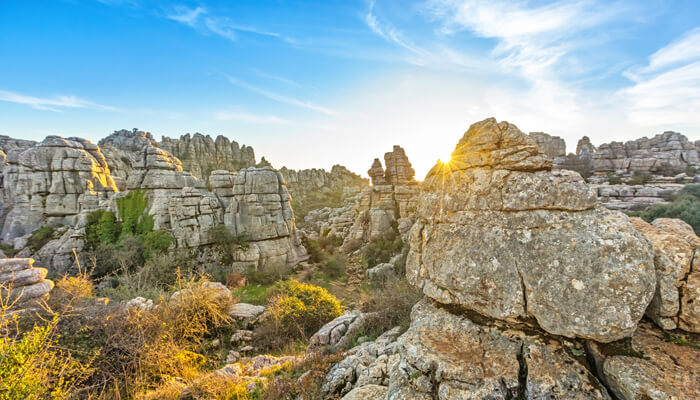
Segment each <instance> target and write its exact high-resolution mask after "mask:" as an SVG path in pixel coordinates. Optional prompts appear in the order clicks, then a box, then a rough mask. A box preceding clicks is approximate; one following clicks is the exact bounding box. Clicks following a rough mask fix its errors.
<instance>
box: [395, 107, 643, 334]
mask: <svg viewBox="0 0 700 400" xmlns="http://www.w3.org/2000/svg"><path fill="white" fill-rule="evenodd" d="M489 140H497V141H498V142H497V143H491V144H489V142H488V141H489ZM485 154H490V156H488V157H487V156H486V155H485ZM456 155H457V157H455V156H456ZM460 160H466V161H462V162H461V163H460ZM489 160H492V162H493V163H494V164H493V165H491V164H487V162H489ZM595 201H596V196H595V192H594V191H592V190H591V189H590V188H589V187H588V186H587V185H586V184H585V183H584V182H583V180H582V179H581V177H580V175H578V174H577V173H575V172H571V171H550V170H549V162H548V161H546V160H545V159H544V158H543V157H542V156H541V155H540V154H539V153H538V152H537V147H536V146H534V145H533V144H532V142H531V141H530V139H529V138H528V137H527V136H526V135H524V134H523V133H522V132H520V131H519V130H518V129H517V127H515V126H514V125H512V124H508V123H505V122H504V123H500V124H497V123H496V122H495V121H494V120H486V121H483V122H481V123H477V124H474V125H472V127H470V129H469V131H468V132H467V134H465V138H463V139H462V140H461V141H460V143H459V144H458V147H457V150H455V152H454V153H453V162H452V163H451V164H450V165H444V164H443V165H440V164H439V165H438V166H436V167H435V168H433V170H432V171H431V173H429V174H428V176H427V177H426V180H425V182H424V184H423V192H422V193H421V195H420V197H419V200H418V204H419V205H418V216H419V219H418V221H417V222H416V223H415V224H414V226H413V228H412V229H411V232H410V234H409V244H410V249H411V250H410V252H409V254H408V258H407V263H406V269H407V277H408V280H409V282H411V283H412V284H414V285H415V286H417V287H418V288H420V289H422V290H423V292H424V293H425V294H426V295H427V296H429V297H431V298H433V299H435V300H437V301H439V302H442V303H452V304H459V305H462V306H465V307H468V308H470V309H472V310H475V311H477V312H479V313H482V314H484V315H487V316H489V317H492V318H499V319H506V320H515V319H517V318H522V317H534V318H535V319H536V320H537V321H538V323H539V324H540V326H542V328H543V329H545V330H546V331H548V332H551V333H554V334H557V335H563V336H568V337H583V338H592V339H595V340H599V341H604V342H608V341H613V340H618V339H620V338H622V337H626V336H630V335H631V334H632V333H633V332H634V329H635V328H636V326H637V322H638V321H639V319H640V318H641V317H642V315H643V314H644V311H645V309H646V307H647V305H648V304H649V302H650V300H651V298H652V296H653V292H654V287H655V283H656V282H655V281H656V279H655V274H654V270H653V258H652V257H653V253H652V249H651V247H650V246H649V244H648V242H647V241H646V240H644V238H643V237H642V236H641V235H640V234H639V233H638V232H637V231H636V230H635V229H634V228H633V227H632V225H631V224H630V222H629V219H628V218H627V217H626V216H625V215H623V214H621V213H618V212H614V211H609V210H605V209H603V208H595Z"/></svg>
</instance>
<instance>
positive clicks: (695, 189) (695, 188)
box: [680, 185, 700, 200]
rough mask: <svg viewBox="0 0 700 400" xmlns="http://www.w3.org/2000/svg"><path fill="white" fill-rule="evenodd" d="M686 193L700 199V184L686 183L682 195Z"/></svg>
mask: <svg viewBox="0 0 700 400" xmlns="http://www.w3.org/2000/svg"><path fill="white" fill-rule="evenodd" d="M685 195H688V196H693V197H695V198H696V199H698V200H700V185H685V186H684V187H683V189H681V192H680V196H685Z"/></svg>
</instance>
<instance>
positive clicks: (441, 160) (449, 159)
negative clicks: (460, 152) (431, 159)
mask: <svg viewBox="0 0 700 400" xmlns="http://www.w3.org/2000/svg"><path fill="white" fill-rule="evenodd" d="M438 162H439V163H441V164H449V163H451V162H452V155H451V154H449V155H447V156H444V157H440V158H438Z"/></svg>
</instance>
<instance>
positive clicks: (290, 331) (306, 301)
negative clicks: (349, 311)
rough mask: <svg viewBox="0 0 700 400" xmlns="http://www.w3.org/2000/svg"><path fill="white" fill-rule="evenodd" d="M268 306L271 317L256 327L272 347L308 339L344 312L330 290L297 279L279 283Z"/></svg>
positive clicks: (257, 335) (265, 344) (267, 345)
mask: <svg viewBox="0 0 700 400" xmlns="http://www.w3.org/2000/svg"><path fill="white" fill-rule="evenodd" d="M267 309H268V312H269V315H270V316H269V318H268V319H267V320H266V321H265V322H264V323H262V324H261V325H260V326H259V327H258V328H257V329H256V337H257V338H259V339H261V341H262V343H259V344H261V345H262V346H263V347H267V348H269V349H279V348H281V347H283V346H284V345H286V344H287V343H289V342H290V341H293V340H298V339H306V338H308V337H309V336H311V335H312V334H314V333H315V332H316V331H318V330H319V329H320V328H321V327H322V326H323V325H324V324H326V323H327V322H329V321H331V320H333V319H335V318H337V317H339V316H340V315H341V314H342V312H343V311H342V307H341V306H340V302H339V301H338V299H336V298H335V296H333V295H331V294H330V293H328V291H327V290H326V289H324V288H322V287H319V286H315V285H311V284H308V283H300V282H297V281H294V280H290V281H285V282H282V283H280V284H279V286H278V288H277V294H276V295H274V296H273V297H272V299H271V300H270V301H269V302H268V305H267Z"/></svg>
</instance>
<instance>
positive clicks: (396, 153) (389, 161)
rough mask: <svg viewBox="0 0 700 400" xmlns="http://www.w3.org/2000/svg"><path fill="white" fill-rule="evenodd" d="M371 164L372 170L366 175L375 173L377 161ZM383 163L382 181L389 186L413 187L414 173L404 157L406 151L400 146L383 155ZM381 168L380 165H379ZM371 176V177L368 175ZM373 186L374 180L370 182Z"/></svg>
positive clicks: (414, 181)
mask: <svg viewBox="0 0 700 400" xmlns="http://www.w3.org/2000/svg"><path fill="white" fill-rule="evenodd" d="M374 161H375V162H374V163H373V164H372V168H371V169H370V170H369V171H368V174H370V172H372V171H377V172H378V169H377V161H378V160H377V159H375V160H374ZM384 163H385V164H386V171H385V172H384V181H385V182H386V183H387V184H390V185H413V184H415V183H416V179H415V177H414V176H415V174H416V172H415V171H414V170H413V168H412V167H411V163H410V162H409V161H408V157H406V151H405V150H404V149H403V148H402V147H401V146H396V145H395V146H394V150H393V151H390V152H387V153H385V154H384ZM379 167H381V164H379ZM370 176H371V175H370ZM372 184H373V185H376V183H374V180H373V182H372Z"/></svg>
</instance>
